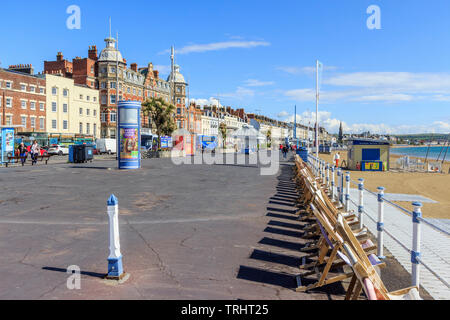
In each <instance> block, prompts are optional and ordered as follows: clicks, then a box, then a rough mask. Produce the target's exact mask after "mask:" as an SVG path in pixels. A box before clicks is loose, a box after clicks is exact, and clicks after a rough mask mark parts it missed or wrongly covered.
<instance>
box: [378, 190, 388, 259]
mask: <svg viewBox="0 0 450 320" xmlns="http://www.w3.org/2000/svg"><path fill="white" fill-rule="evenodd" d="M383 196H384V188H383V187H378V223H377V231H378V235H377V239H378V251H377V255H378V258H380V259H385V258H386V257H385V256H384V255H383V238H384V232H383V231H384V200H383Z"/></svg>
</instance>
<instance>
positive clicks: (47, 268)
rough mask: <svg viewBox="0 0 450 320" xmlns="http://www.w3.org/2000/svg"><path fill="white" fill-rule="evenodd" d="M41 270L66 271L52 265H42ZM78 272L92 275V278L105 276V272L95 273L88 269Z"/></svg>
mask: <svg viewBox="0 0 450 320" xmlns="http://www.w3.org/2000/svg"><path fill="white" fill-rule="evenodd" d="M42 270H47V271H56V272H62V273H67V269H62V268H54V267H43V268H42ZM80 274H82V275H84V276H89V277H93V278H100V279H103V278H105V276H106V274H105V273H96V272H89V271H81V272H80Z"/></svg>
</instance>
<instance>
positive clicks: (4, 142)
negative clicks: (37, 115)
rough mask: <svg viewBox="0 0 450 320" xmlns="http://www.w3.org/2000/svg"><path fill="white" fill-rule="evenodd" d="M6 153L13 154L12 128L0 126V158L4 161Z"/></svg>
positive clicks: (6, 157) (6, 156)
mask: <svg viewBox="0 0 450 320" xmlns="http://www.w3.org/2000/svg"><path fill="white" fill-rule="evenodd" d="M8 153H12V155H14V128H7V127H3V128H0V160H1V162H2V163H5V162H6V161H7V159H8Z"/></svg>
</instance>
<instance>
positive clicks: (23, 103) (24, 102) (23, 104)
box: [20, 100, 27, 109]
mask: <svg viewBox="0 0 450 320" xmlns="http://www.w3.org/2000/svg"><path fill="white" fill-rule="evenodd" d="M20 106H21V107H22V109H26V108H27V102H26V101H25V100H22V101H20Z"/></svg>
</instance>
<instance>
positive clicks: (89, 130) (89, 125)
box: [86, 123, 91, 134]
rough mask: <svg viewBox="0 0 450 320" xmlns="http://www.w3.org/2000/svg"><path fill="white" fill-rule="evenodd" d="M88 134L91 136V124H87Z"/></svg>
mask: <svg viewBox="0 0 450 320" xmlns="http://www.w3.org/2000/svg"><path fill="white" fill-rule="evenodd" d="M86 134H91V124H90V123H86Z"/></svg>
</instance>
